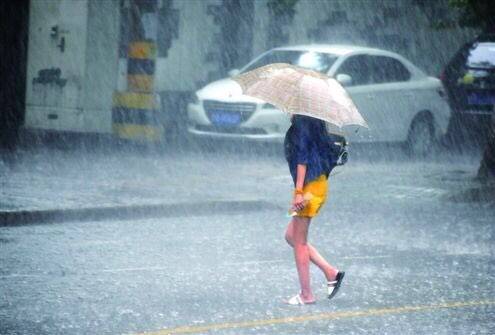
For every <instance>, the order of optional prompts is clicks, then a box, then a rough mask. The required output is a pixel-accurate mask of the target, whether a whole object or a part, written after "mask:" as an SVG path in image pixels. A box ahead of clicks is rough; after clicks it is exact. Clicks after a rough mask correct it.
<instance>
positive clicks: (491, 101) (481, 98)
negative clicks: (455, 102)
mask: <svg viewBox="0 0 495 335" xmlns="http://www.w3.org/2000/svg"><path fill="white" fill-rule="evenodd" d="M467 103H468V105H495V94H493V93H492V94H486V93H471V94H469V95H468V96H467Z"/></svg>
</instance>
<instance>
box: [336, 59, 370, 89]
mask: <svg viewBox="0 0 495 335" xmlns="http://www.w3.org/2000/svg"><path fill="white" fill-rule="evenodd" d="M369 64H370V56H368V55H356V56H351V57H349V58H347V59H346V60H345V61H344V63H342V65H340V67H339V69H338V70H337V72H336V75H339V74H347V75H349V76H351V78H352V83H351V84H350V86H357V85H366V84H369V83H370V68H369Z"/></svg>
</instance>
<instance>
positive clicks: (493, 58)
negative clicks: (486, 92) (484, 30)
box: [467, 42, 495, 69]
mask: <svg viewBox="0 0 495 335" xmlns="http://www.w3.org/2000/svg"><path fill="white" fill-rule="evenodd" d="M467 66H468V67H470V68H483V69H486V68H493V67H495V43H492V42H481V43H475V44H473V46H472V47H471V48H470V49H469V54H468V56H467Z"/></svg>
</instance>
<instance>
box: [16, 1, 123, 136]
mask: <svg viewBox="0 0 495 335" xmlns="http://www.w3.org/2000/svg"><path fill="white" fill-rule="evenodd" d="M118 23H119V7H118V2H117V1H99V0H50V1H37V0H31V7H30V23H29V43H28V44H29V45H28V75H27V85H26V86H27V87H26V95H27V97H26V121H25V127H27V128H40V129H50V130H60V131H82V132H104V133H105V132H109V131H110V130H111V103H112V94H113V92H114V91H115V88H116V83H117V73H118V67H117V63H118V53H117V50H118V39H119V35H118ZM53 27H57V29H58V32H57V33H54V32H53V31H52V28H53ZM102 32H103V33H102ZM62 45H63V46H62ZM40 71H41V72H40Z"/></svg>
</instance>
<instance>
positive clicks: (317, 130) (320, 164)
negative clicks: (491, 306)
mask: <svg viewBox="0 0 495 335" xmlns="http://www.w3.org/2000/svg"><path fill="white" fill-rule="evenodd" d="M309 56H310V57H311V55H309ZM233 79H234V80H235V81H236V82H237V83H238V84H239V86H240V88H241V91H242V93H243V94H245V95H249V96H252V97H255V98H258V99H261V100H263V101H265V102H267V103H270V104H273V105H274V106H276V107H278V108H280V110H283V111H285V112H287V113H289V114H291V115H292V117H291V121H292V126H291V127H290V128H289V130H288V131H287V134H286V136H285V155H286V158H287V162H288V163H289V169H290V173H291V175H292V179H293V181H294V188H295V190H294V198H293V201H292V206H291V207H292V208H291V211H292V212H293V217H292V220H291V222H290V223H289V226H288V227H287V231H286V234H285V238H286V240H287V242H288V243H289V244H290V245H291V246H292V247H293V248H294V257H295V259H296V268H297V273H298V275H299V283H300V284H301V292H300V293H299V294H297V295H295V296H294V297H292V298H290V299H289V300H288V301H287V303H289V304H291V305H304V304H311V303H314V302H315V297H314V295H313V292H312V291H311V286H310V280H309V263H310V262H313V263H314V264H316V265H317V266H318V267H319V268H320V269H321V270H322V271H323V273H324V274H325V277H326V278H327V281H328V298H330V299H331V298H333V297H334V296H335V294H336V293H337V291H338V289H339V287H340V285H341V283H342V279H343V278H344V272H342V271H339V270H338V269H336V268H334V267H333V266H331V265H330V264H328V262H327V261H326V260H325V259H324V258H323V257H322V256H321V255H320V253H319V252H318V251H317V250H316V249H315V247H314V246H312V245H311V244H309V243H308V229H309V225H310V223H311V220H312V219H313V218H314V217H315V216H316V215H317V214H318V212H319V210H320V208H321V206H322V205H323V204H324V203H325V200H326V196H327V189H328V184H327V179H328V176H329V174H330V171H331V170H332V168H333V167H334V166H335V164H336V162H335V160H334V159H333V157H331V156H332V153H331V152H329V151H331V147H332V145H329V142H328V134H327V130H326V126H325V123H324V121H322V120H325V121H326V122H329V123H331V124H333V125H335V126H337V127H339V128H341V127H343V126H346V125H351V124H352V125H360V126H363V127H367V124H366V121H365V120H364V119H363V117H362V116H361V114H359V111H358V110H357V108H356V106H355V104H354V103H353V102H352V100H351V98H350V97H349V95H348V94H347V92H346V91H345V89H344V88H343V87H342V85H340V84H339V82H337V81H336V80H335V79H332V78H329V77H328V76H326V75H325V74H322V73H319V72H316V71H312V70H308V69H306V68H302V67H299V66H294V65H291V64H286V63H274V64H268V65H265V66H262V67H259V68H257V69H254V70H251V71H249V72H246V73H242V74H240V75H238V76H236V77H234V78H233Z"/></svg>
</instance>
